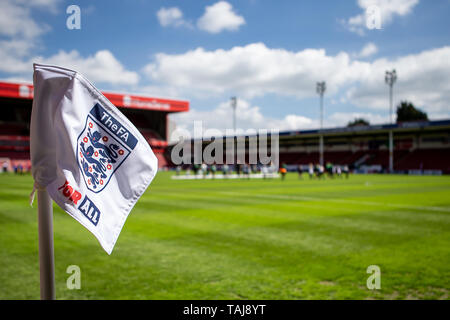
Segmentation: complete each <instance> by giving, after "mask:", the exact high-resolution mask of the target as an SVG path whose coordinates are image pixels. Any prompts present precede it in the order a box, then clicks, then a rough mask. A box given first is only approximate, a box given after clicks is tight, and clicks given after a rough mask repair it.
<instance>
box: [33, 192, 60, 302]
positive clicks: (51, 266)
mask: <svg viewBox="0 0 450 320" xmlns="http://www.w3.org/2000/svg"><path fill="white" fill-rule="evenodd" d="M37 197H38V228H39V271H40V283H41V300H55V298H56V296H55V259H54V254H53V205H52V199H51V198H50V196H49V195H48V192H47V189H45V188H37Z"/></svg>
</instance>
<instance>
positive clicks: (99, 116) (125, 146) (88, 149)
mask: <svg viewBox="0 0 450 320" xmlns="http://www.w3.org/2000/svg"><path fill="white" fill-rule="evenodd" d="M136 144H137V139H136V137H134V135H132V134H131V133H130V132H129V131H128V130H127V129H126V128H125V127H124V126H123V125H122V124H121V123H120V122H119V121H118V120H117V119H116V118H115V117H114V116H112V115H111V114H110V113H109V112H107V111H106V110H105V109H104V108H103V107H102V106H100V105H99V104H98V103H97V104H96V105H95V106H94V107H93V108H92V109H91V111H90V113H89V115H88V116H87V117H86V124H85V126H84V129H83V131H82V132H81V133H80V135H79V136H78V141H77V161H78V166H79V167H80V170H81V173H82V175H83V178H84V182H85V183H86V186H87V188H88V189H89V190H91V191H92V192H95V193H98V192H100V191H102V190H103V189H104V188H105V187H106V186H107V185H108V182H109V181H110V179H111V177H112V176H113V175H114V173H115V172H116V170H117V169H118V168H119V167H120V165H121V164H122V163H123V162H124V161H125V160H126V159H127V157H128V156H129V155H130V153H131V152H132V150H133V149H134V147H135V146H136Z"/></svg>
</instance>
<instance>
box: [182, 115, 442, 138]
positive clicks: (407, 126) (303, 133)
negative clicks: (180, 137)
mask: <svg viewBox="0 0 450 320" xmlns="http://www.w3.org/2000/svg"><path fill="white" fill-rule="evenodd" d="M425 130H427V131H428V130H449V131H450V119H445V120H435V121H415V122H402V123H395V124H379V125H369V126H354V127H336V128H327V129H322V130H320V129H312V130H291V131H280V132H279V136H280V138H281V139H295V138H300V139H301V138H314V137H317V138H318V137H319V135H320V134H321V135H324V136H351V135H361V136H363V135H373V134H383V133H388V132H389V131H393V132H394V133H396V132H397V133H399V132H405V133H406V132H417V131H425ZM252 131H254V130H252ZM255 135H256V134H245V133H243V134H237V135H236V136H239V137H246V138H247V137H254V136H255ZM267 135H268V136H270V135H271V132H270V130H267ZM227 137H232V136H222V139H226V138H227ZM212 138H213V137H209V136H208V137H203V138H197V137H195V138H193V139H191V141H198V140H203V141H205V142H208V141H211V140H212ZM214 138H219V137H214Z"/></svg>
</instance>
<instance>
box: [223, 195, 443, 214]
mask: <svg viewBox="0 0 450 320" xmlns="http://www.w3.org/2000/svg"><path fill="white" fill-rule="evenodd" d="M220 193H222V194H228V195H245V196H249V197H257V198H266V199H267V198H272V199H286V200H306V201H328V202H339V203H353V204H361V205H368V206H388V207H393V208H401V209H413V210H428V211H439V212H450V208H449V209H448V208H442V207H428V206H410V205H406V204H395V203H380V202H373V201H359V200H348V199H328V198H317V197H305V196H285V195H271V194H251V193H242V192H231V191H222V192H220Z"/></svg>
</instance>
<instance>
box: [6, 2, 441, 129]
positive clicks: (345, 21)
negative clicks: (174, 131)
mask: <svg viewBox="0 0 450 320" xmlns="http://www.w3.org/2000/svg"><path fill="white" fill-rule="evenodd" d="M70 4H77V5H78V6H79V7H80V8H81V29H80V30H69V29H68V28H67V27H66V20H67V18H68V16H69V15H68V14H67V13H66V8H67V7H68V6H69V5H70ZM369 6H375V8H378V10H379V11H378V13H379V17H380V19H381V20H380V21H381V29H379V30H378V29H372V30H370V29H368V28H367V27H366V15H365V12H366V9H367V8H368V7H369ZM449 17H450V1H448V0H436V1H424V0H393V1H387V0H346V1H331V0H330V1H262V0H240V1H144V0H129V1H111V0H110V1H100V0H99V1H70V2H69V1H63V0H35V1H31V2H30V1H25V0H16V1H12V0H0V78H1V79H6V80H10V81H14V80H20V81H31V63H32V62H33V61H38V62H43V63H52V64H59V65H63V66H66V67H69V68H75V69H76V70H78V71H80V72H82V73H84V74H85V75H86V76H87V77H88V78H89V79H90V80H92V81H93V82H94V83H95V84H96V85H97V87H99V88H100V89H103V90H113V91H123V92H137V93H143V94H149V95H155V96H173V97H182V98H186V99H188V100H190V102H191V111H190V112H189V113H188V114H184V115H181V114H180V115H177V116H174V117H172V120H173V121H175V122H176V123H177V125H178V127H182V128H188V129H189V128H191V126H192V122H193V121H194V120H202V121H204V123H205V126H207V127H215V128H219V129H223V128H227V127H230V126H231V113H230V108H229V98H230V96H233V95H236V96H238V98H239V102H238V110H239V111H240V112H239V115H240V117H239V119H238V126H239V127H241V128H244V129H246V128H262V127H266V128H279V129H302V128H312V127H317V126H318V117H319V112H318V97H317V94H316V93H315V82H316V81H321V80H325V81H327V87H328V89H327V92H326V94H325V125H326V126H328V127H331V126H339V125H345V124H346V123H347V122H348V121H349V120H352V119H353V118H355V117H365V118H367V119H369V120H370V121H371V122H372V123H377V122H378V123H379V122H385V121H387V119H388V111H387V110H388V99H387V92H388V91H387V86H386V85H385V83H384V71H385V70H387V69H392V68H396V69H397V71H398V74H399V78H398V83H397V84H396V91H395V96H394V97H395V102H396V103H397V102H399V101H400V100H402V99H408V100H411V101H412V102H413V103H415V104H416V105H417V106H418V107H420V108H422V109H424V110H425V111H427V112H428V114H429V116H430V117H431V118H432V119H437V118H446V117H450V106H449V105H448V101H449V98H450V94H449V92H450V87H449V83H450V62H449V61H450V47H449V46H450V34H449V32H448V31H449V30H450V19H449ZM297 88H298V90H297Z"/></svg>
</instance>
